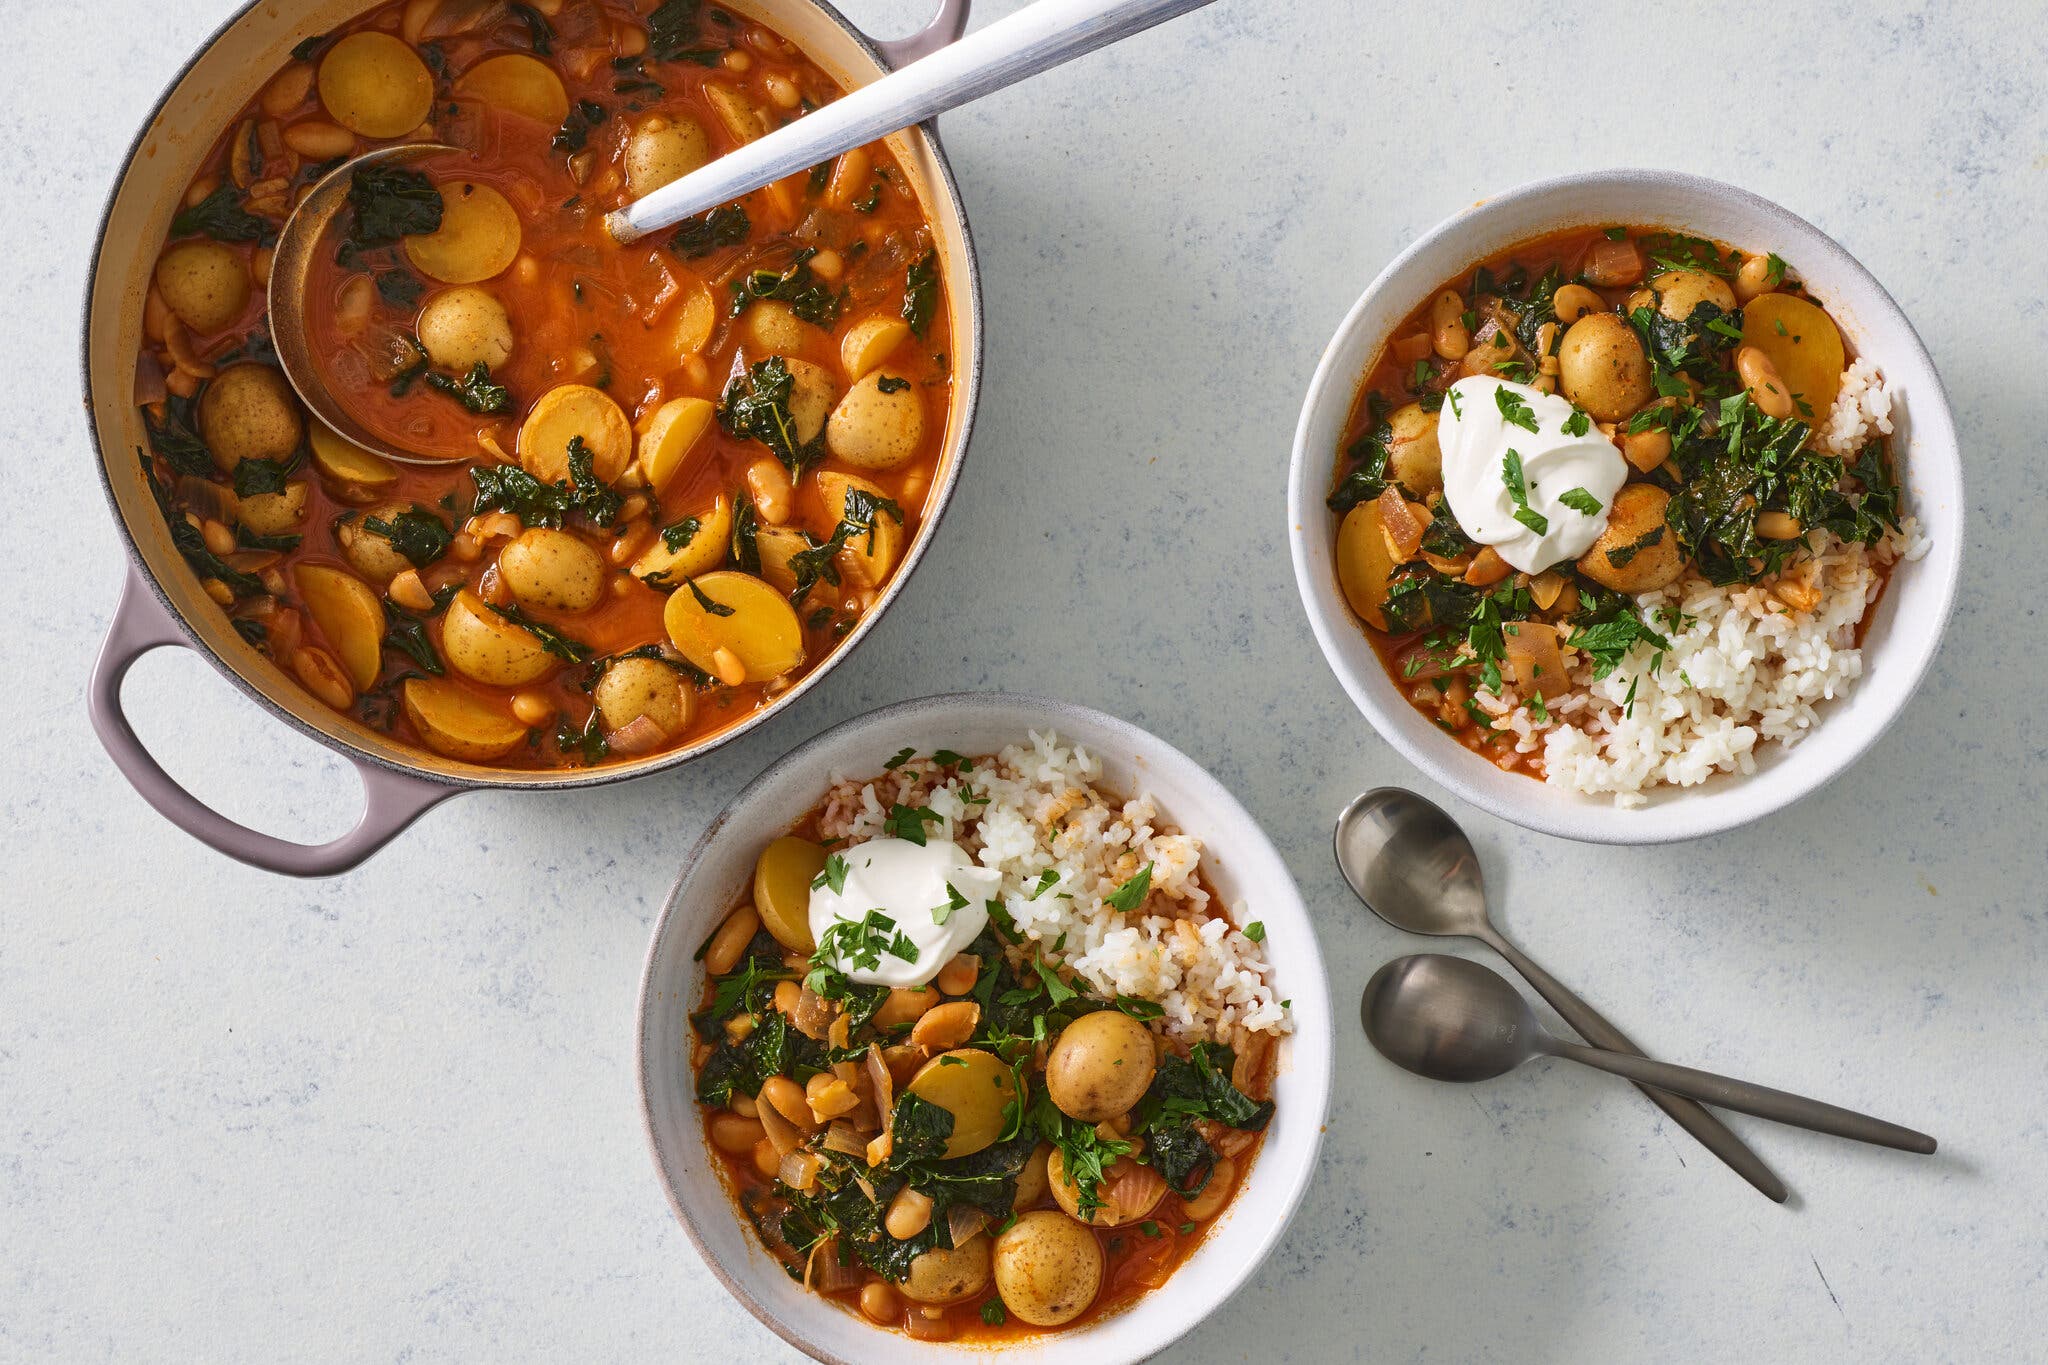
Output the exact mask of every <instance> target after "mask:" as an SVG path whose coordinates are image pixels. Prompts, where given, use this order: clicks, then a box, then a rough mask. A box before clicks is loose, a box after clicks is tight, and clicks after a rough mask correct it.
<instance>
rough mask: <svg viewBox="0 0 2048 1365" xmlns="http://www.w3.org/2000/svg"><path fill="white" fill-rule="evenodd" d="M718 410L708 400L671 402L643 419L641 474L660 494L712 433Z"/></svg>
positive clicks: (671, 400) (674, 399) (687, 399)
mask: <svg viewBox="0 0 2048 1365" xmlns="http://www.w3.org/2000/svg"><path fill="white" fill-rule="evenodd" d="M717 413H718V409H717V407H716V406H715V405H714V404H713V403H712V402H711V401H710V400H709V399H705V398H671V399H669V400H668V402H666V403H663V404H662V405H661V406H660V407H658V408H656V409H655V410H654V412H653V414H652V415H650V416H648V417H647V418H645V419H643V420H644V422H645V425H644V427H643V429H642V430H641V432H640V474H641V477H642V478H644V479H646V480H647V486H648V487H649V488H651V489H653V490H654V491H655V492H656V493H657V494H658V493H660V492H661V490H662V489H663V487H665V486H666V485H667V484H668V481H669V480H670V479H673V478H674V477H675V476H676V475H677V474H678V473H680V472H681V470H682V467H683V460H684V457H685V456H687V455H688V454H689V453H690V452H691V451H692V450H694V449H695V448H696V445H697V442H698V441H700V440H702V439H703V436H704V433H705V432H706V431H709V430H710V429H711V419H712V418H713V417H715V416H717Z"/></svg>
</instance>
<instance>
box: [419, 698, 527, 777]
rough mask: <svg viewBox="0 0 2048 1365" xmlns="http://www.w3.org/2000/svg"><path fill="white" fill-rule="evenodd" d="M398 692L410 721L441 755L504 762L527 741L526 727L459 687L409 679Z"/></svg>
mask: <svg viewBox="0 0 2048 1365" xmlns="http://www.w3.org/2000/svg"><path fill="white" fill-rule="evenodd" d="M400 692H401V695H402V696H403V698H404V701H405V714H406V718H407V719H409V720H410V721H412V723H413V728H414V729H416V730H418V731H419V732H420V738H421V739H422V740H424V741H426V745H427V747H428V748H429V749H432V750H433V751H434V752H435V753H437V754H445V755H447V756H448V757H449V758H459V759H464V760H466V761H468V762H471V763H488V762H490V761H491V760H492V759H494V758H503V757H504V756H505V755H506V754H508V753H510V752H512V750H513V749H514V748H516V747H518V745H519V744H520V743H521V742H522V741H524V740H525V738H526V727H525V726H524V725H521V724H520V723H519V722H518V721H516V720H514V719H512V717H510V716H508V715H506V714H505V713H504V712H503V711H500V710H499V709H498V708H497V707H496V706H494V705H492V704H491V703H490V702H488V701H486V700H485V699H484V698H482V697H479V696H478V695H477V694H476V693H474V692H472V691H470V690H469V689H468V688H466V687H464V686H463V685H462V684H460V683H456V682H450V681H449V680H448V679H446V678H407V679H406V680H405V686H404V687H403V688H402V689H400Z"/></svg>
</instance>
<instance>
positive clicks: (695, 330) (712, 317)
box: [675, 276, 718, 360]
mask: <svg viewBox="0 0 2048 1365" xmlns="http://www.w3.org/2000/svg"><path fill="white" fill-rule="evenodd" d="M676 284H677V288H678V289H679V290H681V292H682V296H683V301H682V304H681V306H680V307H678V308H677V309H676V332H675V348H676V359H678V360H682V359H685V358H687V357H689V356H693V355H695V354H697V352H699V351H701V350H703V349H704V348H705V347H706V346H708V345H709V344H710V343H711V332H712V329H713V328H715V327H716V326H717V325H718V305H717V304H715V303H713V302H712V301H711V290H710V288H709V287H707V286H706V285H705V283H704V281H702V280H700V279H697V278H695V277H694V276H678V277H677V282H676Z"/></svg>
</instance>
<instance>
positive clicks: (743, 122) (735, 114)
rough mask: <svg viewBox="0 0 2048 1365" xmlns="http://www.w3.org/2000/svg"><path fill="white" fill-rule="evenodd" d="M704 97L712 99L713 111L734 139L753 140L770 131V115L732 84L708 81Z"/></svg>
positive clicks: (738, 140)
mask: <svg viewBox="0 0 2048 1365" xmlns="http://www.w3.org/2000/svg"><path fill="white" fill-rule="evenodd" d="M704 98H705V99H706V100H708V101H710V103H711V111H712V112H713V113H715V114H717V115H718V121H719V122H720V123H722V124H724V125H725V131H727V132H728V133H731V134H732V136H733V140H734V141H736V142H752V141H753V140H754V139H755V138H757V137H760V136H761V135H762V134H764V133H766V132H767V131H768V115H767V114H765V113H763V112H762V111H761V108H760V106H759V105H757V104H755V103H754V102H753V101H752V100H750V99H748V98H747V97H746V96H745V95H744V94H742V93H740V91H738V90H737V89H735V88H733V87H732V86H730V85H720V84H718V83H717V82H710V83H707V84H706V85H705V87H704Z"/></svg>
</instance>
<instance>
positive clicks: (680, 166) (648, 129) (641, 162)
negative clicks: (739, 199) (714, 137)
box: [626, 114, 711, 197]
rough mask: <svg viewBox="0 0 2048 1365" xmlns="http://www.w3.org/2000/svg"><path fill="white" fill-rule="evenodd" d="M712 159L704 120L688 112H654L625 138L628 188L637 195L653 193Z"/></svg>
mask: <svg viewBox="0 0 2048 1365" xmlns="http://www.w3.org/2000/svg"><path fill="white" fill-rule="evenodd" d="M710 160H711V139H710V137H709V136H707V135H706V134H705V132H704V125H703V124H701V123H699V122H697V120H695V119H693V118H691V117H689V116H688V115H687V114H678V115H676V116H674V117H673V118H671V117H669V116H667V115H664V114H651V115H649V116H648V117H646V118H644V119H642V120H640V122H639V123H637V124H635V125H634V127H633V131H632V133H631V134H630V135H629V136H628V137H627V138H626V189H627V191H628V192H629V193H631V194H632V195H634V196H635V197H638V196H640V195H643V194H652V193H653V192H654V191H656V190H658V189H660V188H661V187H662V186H663V185H666V184H669V183H670V182H671V181H676V180H680V179H682V178H683V177H684V176H686V175H688V174H689V173H690V172H691V171H694V170H696V169H697V168H698V167H700V166H703V165H705V164H706V163H708V162H709V161H710Z"/></svg>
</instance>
